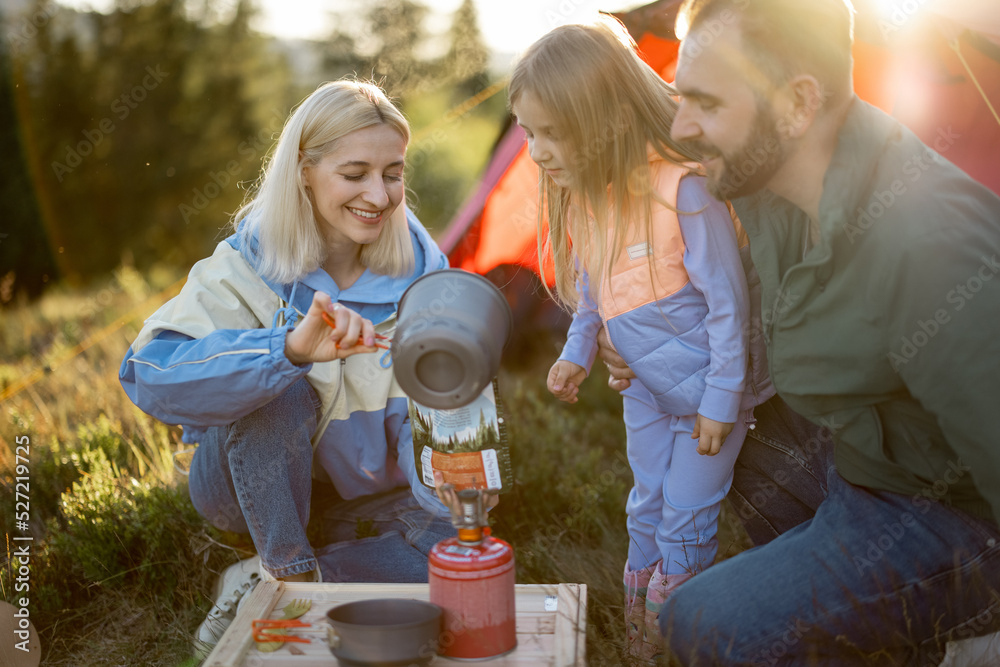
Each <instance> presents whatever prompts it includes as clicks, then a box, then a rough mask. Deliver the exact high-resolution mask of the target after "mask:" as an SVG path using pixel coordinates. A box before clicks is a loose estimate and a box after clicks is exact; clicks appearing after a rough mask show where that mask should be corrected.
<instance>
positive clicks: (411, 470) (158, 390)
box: [120, 81, 454, 652]
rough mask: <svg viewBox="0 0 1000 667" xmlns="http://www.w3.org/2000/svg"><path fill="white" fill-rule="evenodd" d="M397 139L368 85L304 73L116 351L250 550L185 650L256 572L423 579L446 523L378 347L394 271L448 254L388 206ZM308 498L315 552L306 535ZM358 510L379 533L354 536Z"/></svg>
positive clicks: (197, 494) (197, 492)
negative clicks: (279, 120) (181, 271)
mask: <svg viewBox="0 0 1000 667" xmlns="http://www.w3.org/2000/svg"><path fill="white" fill-rule="evenodd" d="M409 137H410V131H409V126H408V124H407V122H406V119H405V118H404V117H403V115H402V114H401V113H400V111H399V110H398V109H397V108H396V107H395V106H394V105H393V104H392V103H391V102H390V101H389V99H388V98H386V96H385V94H384V93H383V92H382V91H381V90H380V89H379V88H377V87H376V86H374V85H371V84H367V83H362V82H357V81H335V82H331V83H326V84H323V85H322V86H320V87H319V88H318V89H317V90H316V91H315V92H313V93H312V94H311V95H310V96H309V97H308V98H307V99H306V100H304V101H303V102H302V104H300V105H299V107H298V108H297V109H296V110H295V112H294V113H293V114H292V115H291V117H290V118H289V119H288V122H287V123H286V124H285V127H284V129H283V130H282V133H281V137H280V139H279V140H278V144H277V146H276V148H275V149H274V152H273V154H272V156H271V159H270V160H269V161H268V163H267V166H266V168H265V170H264V172H263V174H262V176H261V179H260V182H259V184H258V186H257V187H256V188H255V189H254V190H253V191H251V193H250V195H249V201H248V203H247V205H246V206H244V207H243V208H242V209H241V210H240V211H239V212H237V213H236V214H235V216H234V218H233V227H234V229H233V231H234V233H233V235H232V236H230V237H229V238H228V239H226V240H224V241H222V242H221V243H219V245H218V247H217V248H216V249H215V252H214V254H213V255H212V256H211V257H209V258H207V259H204V260H202V261H201V262H198V263H197V264H196V265H195V266H194V268H193V269H192V270H191V273H190V274H189V276H188V281H187V283H186V284H185V286H184V288H183V289H182V290H181V293H180V294H179V295H178V296H177V297H175V298H174V299H172V300H171V301H170V302H168V303H167V304H166V305H164V306H163V307H162V308H160V309H159V310H158V311H157V312H156V313H154V314H153V315H152V316H151V317H150V318H149V319H148V320H147V321H146V323H145V326H144V327H143V329H142V331H140V332H139V335H138V337H137V339H136V341H135V342H134V343H133V344H132V346H131V348H130V349H129V351H128V353H127V354H126V356H125V360H124V361H123V362H122V367H121V371H120V378H121V382H122V385H123V387H124V388H125V391H126V392H127V393H128V395H129V397H130V398H131V399H132V400H133V401H134V402H135V403H136V405H138V406H139V407H140V408H142V409H143V410H145V411H146V412H148V413H149V414H151V415H153V416H155V417H157V418H159V419H161V420H163V421H164V422H166V423H168V424H182V425H183V426H184V441H185V442H190V443H200V444H199V446H198V449H197V450H196V452H195V455H194V459H193V460H192V463H191V474H190V478H189V488H190V494H191V500H192V502H193V503H194V506H195V508H196V509H197V510H198V511H199V512H200V513H201V514H202V515H203V516H204V517H205V518H206V519H207V520H208V521H210V522H212V523H213V524H214V525H215V526H217V527H218V528H221V529H223V530H230V531H237V532H242V533H248V534H249V535H250V536H251V538H252V539H253V543H254V546H255V547H256V549H257V553H258V556H259V557H258V558H255V559H252V560H248V561H243V562H241V563H237V564H235V565H233V566H232V567H231V568H230V569H229V570H227V572H226V573H225V574H224V575H223V577H222V578H221V580H220V586H219V587H218V589H217V600H216V604H215V607H214V608H213V609H212V611H211V612H210V613H209V615H208V617H207V618H206V619H205V622H204V623H202V625H201V627H200V628H199V629H198V632H197V642H198V647H199V649H200V650H201V652H204V651H207V649H208V648H210V647H211V645H213V644H215V643H216V642H217V641H218V639H219V637H220V636H221V635H222V633H223V631H224V630H225V629H226V627H227V626H228V624H229V623H230V622H231V620H232V618H233V616H234V615H235V612H236V606H237V603H238V601H239V600H240V598H241V597H242V596H243V595H245V593H246V592H248V591H249V590H250V589H251V588H252V587H253V585H254V583H255V581H256V580H258V579H260V578H276V579H283V580H286V581H293V580H316V579H320V578H322V579H325V580H327V581H375V582H379V581H381V582H402V581H426V580H427V579H426V577H427V552H428V550H429V549H430V548H431V547H432V546H433V545H434V544H435V543H436V542H437V541H439V540H440V539H442V538H443V537H446V536H448V535H450V534H453V532H454V531H453V530H452V529H451V526H450V524H449V522H448V521H447V520H446V517H447V516H448V515H447V512H446V510H445V508H444V506H443V505H441V503H440V502H438V500H437V499H436V498H435V497H434V494H433V492H431V491H429V490H428V489H427V488H425V487H424V485H423V484H422V483H421V482H420V480H419V479H418V478H417V476H416V467H415V465H414V461H413V444H412V442H411V433H410V423H409V417H408V407H407V399H406V396H405V395H404V394H403V392H402V391H401V390H400V388H399V385H398V384H397V383H396V382H395V380H394V378H393V372H392V367H391V359H390V357H389V356H388V353H386V352H384V351H383V350H381V349H378V348H377V347H376V345H377V340H378V338H377V335H378V334H391V332H392V330H393V328H394V326H395V322H396V303H397V302H398V301H399V298H400V296H401V295H402V294H403V292H404V291H405V290H406V288H407V287H408V286H409V285H410V284H411V283H412V282H413V281H414V280H416V279H417V278H418V277H420V276H421V275H423V274H425V273H427V272H430V271H434V270H437V269H440V268H443V267H445V266H446V264H447V260H446V258H445V256H444V254H443V253H442V252H441V251H440V250H439V249H438V247H437V245H436V244H435V243H434V241H433V240H432V239H431V237H430V235H429V234H428V233H427V231H426V230H425V229H424V228H423V226H422V225H421V224H420V222H419V221H418V220H417V219H416V218H415V217H413V215H412V214H411V213H410V212H409V211H408V210H407V209H406V198H405V188H404V182H403V167H404V162H405V157H406V146H407V142H408V140H409ZM318 497H320V499H321V501H322V502H321V503H317V498H318ZM311 505H312V506H314V507H316V508H317V509H322V510H323V521H322V525H323V529H324V541H323V543H324V544H325V545H326V546H324V547H323V548H321V549H314V548H313V545H312V544H311V543H310V541H309V539H308V536H307V534H306V527H307V525H308V523H309V515H310V506H311ZM363 520H370V521H371V522H372V525H373V526H374V528H375V530H376V532H377V533H378V536H377V537H369V538H366V539H357V538H356V537H355V534H356V529H357V526H358V523H359V521H363Z"/></svg>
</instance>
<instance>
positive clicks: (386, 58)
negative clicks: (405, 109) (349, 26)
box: [362, 0, 433, 99]
mask: <svg viewBox="0 0 1000 667" xmlns="http://www.w3.org/2000/svg"><path fill="white" fill-rule="evenodd" d="M428 11H429V10H428V9H427V7H426V6H425V5H422V4H420V3H419V2H415V0H381V1H380V2H376V3H372V4H371V6H370V9H369V10H368V13H367V20H368V26H369V27H368V32H369V34H370V35H371V38H372V41H373V43H374V46H375V51H374V54H373V55H372V56H371V57H370V58H368V60H367V61H366V62H365V64H364V66H363V67H364V68H363V70H362V73H363V74H365V75H367V74H368V73H371V75H372V77H373V78H374V79H376V80H382V79H384V83H383V85H384V87H385V89H386V92H387V93H389V95H390V96H392V97H400V98H404V99H405V98H406V97H407V96H412V95H415V94H418V93H419V92H421V91H422V90H426V89H427V88H428V87H429V86H432V85H433V71H432V70H431V68H430V66H429V64H428V63H427V62H425V61H424V60H422V59H420V58H419V49H420V46H421V45H422V44H423V42H424V40H425V38H426V32H425V29H424V20H425V19H426V17H427V14H428Z"/></svg>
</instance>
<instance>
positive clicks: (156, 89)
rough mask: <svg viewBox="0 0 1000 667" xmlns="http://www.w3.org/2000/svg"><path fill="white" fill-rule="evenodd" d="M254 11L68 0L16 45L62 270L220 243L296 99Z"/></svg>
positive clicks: (94, 271)
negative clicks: (88, 5)
mask: <svg viewBox="0 0 1000 667" xmlns="http://www.w3.org/2000/svg"><path fill="white" fill-rule="evenodd" d="M44 5H47V2H45V1H44V0H39V1H38V2H37V6H39V7H41V6H44ZM252 15H253V7H252V4H251V2H250V1H249V0H239V1H238V2H237V3H236V4H235V5H234V6H231V7H230V6H229V5H227V4H224V3H223V2H222V1H221V0H203V2H200V3H198V4H194V3H190V4H189V3H180V2H174V1H173V0H119V1H118V3H117V4H116V6H115V7H114V9H113V10H111V11H110V12H109V13H107V14H101V13H94V12H90V13H82V14H81V13H77V12H74V11H72V10H69V9H60V10H58V11H54V12H53V14H52V20H51V21H48V22H46V23H45V24H44V25H42V26H40V27H39V29H38V33H37V36H36V37H35V38H34V39H32V40H30V41H29V43H27V44H26V45H25V48H24V49H23V50H22V51H21V52H19V54H18V57H17V62H18V65H19V66H20V67H21V68H22V69H23V72H24V74H23V81H24V84H25V89H26V90H27V101H26V106H27V109H28V113H27V114H25V115H23V116H22V119H23V120H24V121H25V125H24V128H25V137H26V140H27V141H28V143H29V145H31V146H32V147H33V150H32V151H31V154H32V155H33V156H34V160H33V164H32V172H33V173H34V174H35V177H36V188H37V190H38V192H39V193H40V201H41V203H42V210H43V215H44V217H45V218H46V219H47V220H49V221H50V223H51V228H52V232H51V233H52V241H53V245H54V246H55V247H56V248H61V249H62V252H61V253H60V254H58V257H59V260H60V265H61V267H62V269H63V271H64V273H65V274H66V275H67V277H69V278H70V279H72V280H76V281H82V280H84V279H87V278H90V277H94V276H99V275H102V274H104V275H106V274H107V272H109V271H110V270H111V269H113V268H114V267H115V266H117V265H118V263H120V262H121V261H122V256H123V254H129V255H132V256H133V257H134V258H135V262H136V264H137V265H138V266H139V267H140V268H142V267H148V266H149V265H151V264H152V263H154V262H157V261H164V260H165V261H168V262H172V263H175V264H180V265H187V264H190V263H191V262H193V261H194V260H196V259H199V258H200V257H202V256H204V255H205V254H206V253H207V251H208V250H210V248H211V246H212V245H214V242H215V241H216V240H217V238H218V236H219V230H220V229H222V228H223V227H224V226H225V224H226V222H227V218H228V212H230V211H233V210H235V208H236V207H237V206H238V204H239V202H240V200H241V199H242V198H243V193H242V192H241V190H240V189H239V187H238V183H239V182H240V181H253V180H255V179H256V176H257V173H258V172H259V169H260V163H261V159H262V157H263V155H264V154H265V152H266V151H267V150H268V149H269V148H270V146H271V144H272V142H273V137H274V136H277V133H278V132H279V131H280V129H281V125H282V123H283V121H284V119H285V117H286V115H287V112H288V108H289V106H290V103H291V97H290V89H289V86H288V83H287V71H286V70H284V69H283V68H282V65H281V63H280V62H279V61H277V60H276V57H275V56H272V55H270V51H269V49H268V48H267V41H266V38H264V37H261V36H259V35H257V34H255V33H253V32H252V31H250V29H249V21H250V18H251V17H252Z"/></svg>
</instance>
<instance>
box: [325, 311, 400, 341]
mask: <svg viewBox="0 0 1000 667" xmlns="http://www.w3.org/2000/svg"><path fill="white" fill-rule="evenodd" d="M321 315H322V316H323V321H324V322H326V324H327V326H329V327H330V328H331V329H336V328H337V323H336V322H335V321H334V319H333V317H332V316H331V315H330V313H327V312H323V313H321ZM375 340H376V341H380V340H384V341H391V340H392V339H391V338H389V337H388V336H383V335H382V334H380V333H377V334H375ZM364 344H365V340H364V338H363V337H361V336H358V345H364ZM337 347H338V348H339V347H340V345H337ZM375 347H380V348H382V349H383V350H388V349H389V346H388V345H384V344H382V343H378V342H376V343H375Z"/></svg>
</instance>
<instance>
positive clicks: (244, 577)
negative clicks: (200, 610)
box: [194, 556, 261, 658]
mask: <svg viewBox="0 0 1000 667" xmlns="http://www.w3.org/2000/svg"><path fill="white" fill-rule="evenodd" d="M260 572H261V568H260V556H254V557H253V558H247V559H246V560H241V561H240V562H238V563H234V564H233V565H230V566H229V567H227V568H226V570H225V571H224V572H223V573H222V575H221V576H220V577H219V581H218V583H217V584H216V585H215V604H214V605H213V606H212V610H211V611H209V612H208V616H206V617H205V620H204V621H202V622H201V625H199V626H198V631H197V632H196V633H195V636H194V650H195V654H196V655H197V656H198V657H199V658H205V657H207V656H208V654H209V653H211V652H212V649H213V648H215V645H216V644H218V643H219V640H220V639H222V635H223V634H224V633H225V632H226V629H227V628H228V627H229V625H230V624H231V623H232V622H233V619H235V618H236V614H237V612H239V608H240V605H241V604H242V603H243V600H245V599H246V598H247V597H248V594H249V593H250V591H252V590H253V589H254V587H255V586H256V585H257V582H259V581H260Z"/></svg>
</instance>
